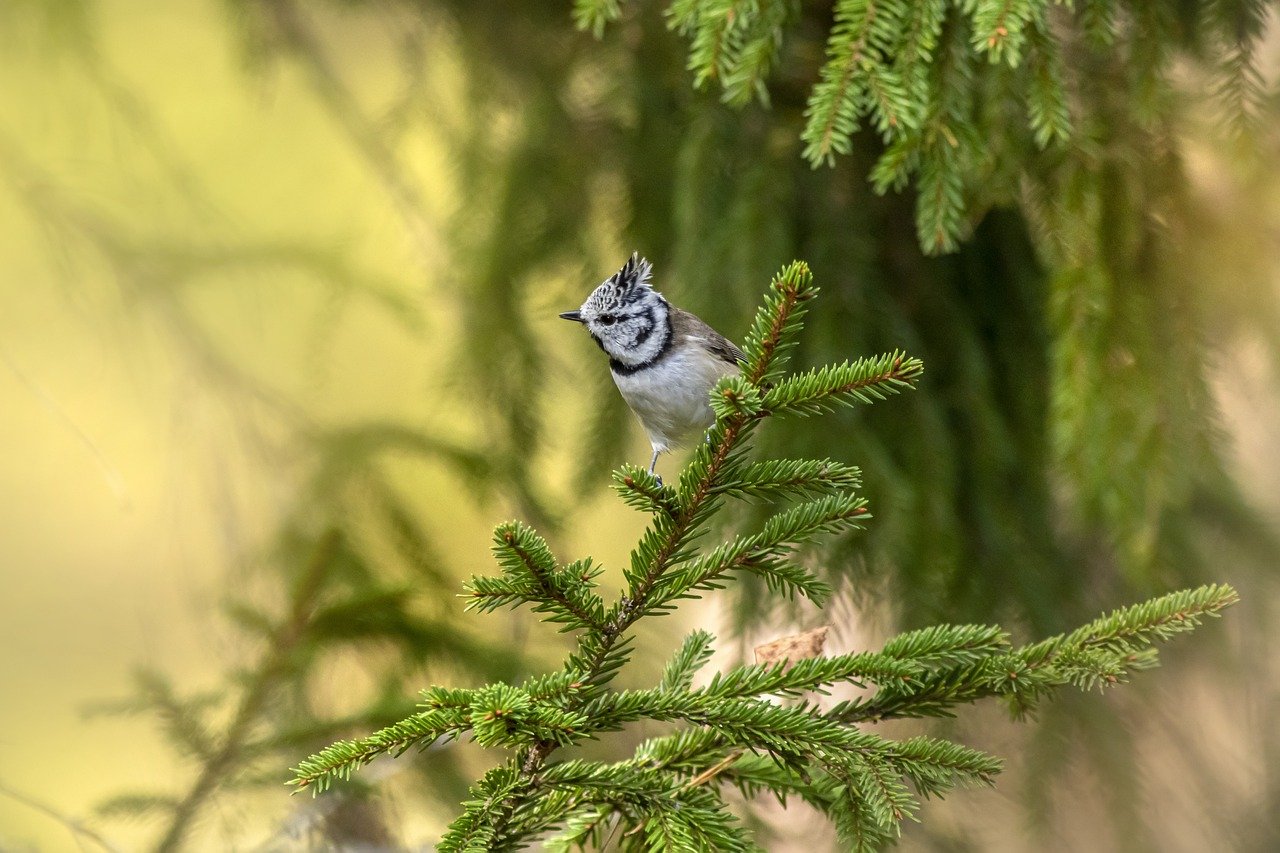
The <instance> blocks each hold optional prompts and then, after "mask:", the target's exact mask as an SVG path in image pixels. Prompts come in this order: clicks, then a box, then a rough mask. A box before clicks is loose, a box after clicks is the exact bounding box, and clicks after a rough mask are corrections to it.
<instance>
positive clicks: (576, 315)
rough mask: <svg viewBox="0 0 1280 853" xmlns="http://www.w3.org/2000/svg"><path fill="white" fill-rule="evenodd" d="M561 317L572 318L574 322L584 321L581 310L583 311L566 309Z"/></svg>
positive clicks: (563, 318)
mask: <svg viewBox="0 0 1280 853" xmlns="http://www.w3.org/2000/svg"><path fill="white" fill-rule="evenodd" d="M560 319H562V320H572V321H573V322H575V323H581V322H582V312H581V311H565V312H564V313H562V314H561V315H560Z"/></svg>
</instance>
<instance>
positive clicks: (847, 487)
mask: <svg viewBox="0 0 1280 853" xmlns="http://www.w3.org/2000/svg"><path fill="white" fill-rule="evenodd" d="M984 14H985V13H984ZM700 20H701V19H698V21H700ZM698 21H692V22H691V23H690V26H695V25H699V24H698ZM1001 55H1003V56H1006V57H1007V56H1008V54H1007V53H1006V54H1001ZM815 293H816V288H814V286H813V283H812V280H811V277H810V275H809V272H808V269H807V268H806V267H805V266H804V265H803V264H800V263H796V264H792V265H791V266H790V267H788V268H787V269H785V270H783V272H782V273H781V274H779V275H778V276H777V277H775V278H774V280H773V282H772V284H771V285H770V289H769V291H768V293H767V294H766V297H765V300H764V305H763V307H762V308H761V310H760V311H759V312H758V313H757V315H756V318H755V321H754V324H753V326H752V331H751V333H750V334H749V335H748V336H747V347H746V350H745V352H746V361H745V365H744V368H743V371H742V375H740V376H737V377H732V378H729V379H726V380H723V381H721V382H720V383H719V384H718V385H717V386H716V388H715V389H713V391H712V392H711V403H712V406H713V409H714V411H715V412H716V415H717V417H716V423H715V425H714V427H713V428H712V429H710V430H709V431H708V434H707V440H706V442H705V443H702V444H700V445H699V446H698V447H697V448H696V449H695V450H694V452H693V454H692V458H691V459H690V461H689V463H688V465H687V466H686V467H685V469H684V471H683V472H682V473H681V474H680V476H679V478H678V479H677V481H676V483H675V484H674V485H663V484H661V483H660V482H659V481H658V480H657V479H656V478H655V477H653V476H652V475H650V474H649V473H648V472H645V471H642V470H640V469H638V468H636V467H634V466H624V467H623V468H622V469H620V470H619V471H617V472H615V474H614V478H613V485H614V490H615V491H616V492H617V493H618V494H619V496H620V497H621V498H622V499H623V501H624V502H625V503H627V504H628V505H630V506H632V507H634V508H636V509H639V510H641V511H643V512H646V513H648V514H649V515H650V516H651V519H650V523H649V526H648V528H647V529H646V530H645V532H644V534H643V535H642V536H641V537H640V540H639V542H638V543H637V545H636V547H635V548H634V549H633V551H632V552H631V554H630V559H629V562H628V564H627V566H626V568H625V570H624V572H623V576H624V579H625V589H624V591H623V592H622V593H621V595H620V596H619V598H618V599H617V600H616V601H614V602H613V603H612V604H610V605H608V606H606V605H605V603H604V601H603V600H602V599H601V597H600V596H599V594H598V593H597V592H596V591H595V584H594V578H595V577H596V575H597V574H598V573H599V571H600V569H599V567H597V566H596V565H595V563H594V562H593V561H591V560H590V559H589V558H587V559H582V560H578V561H575V562H571V563H568V564H567V565H563V566H562V565H561V564H560V562H559V561H558V560H557V559H556V557H555V555H554V554H553V553H552V552H551V549H550V547H549V546H548V545H547V543H546V541H545V540H544V539H543V538H542V537H541V536H539V535H538V534H537V533H536V532H535V531H534V530H533V529H532V528H530V527H528V526H526V525H524V524H522V523H520V522H507V523H504V524H501V525H499V526H498V528H497V529H496V531H495V535H494V546H493V552H494V557H495V559H496V561H497V563H498V565H499V567H500V569H501V575H500V576H498V577H487V578H486V577H473V578H472V579H471V580H470V581H469V582H468V584H467V596H468V598H469V599H470V601H469V603H468V607H469V608H470V609H476V610H482V611H485V610H493V609H496V608H498V607H502V606H518V605H521V604H530V605H531V606H532V607H533V609H534V610H535V612H540V613H542V614H544V618H545V621H546V622H548V623H552V624H556V625H559V626H560V628H561V630H567V631H573V632H576V638H575V639H576V648H575V649H574V650H573V651H572V653H571V654H570V655H569V656H568V659H567V661H566V663H565V665H564V667H563V669H562V670H561V671H559V672H553V673H547V674H541V675H536V676H533V677H531V678H529V679H527V680H526V681H525V682H524V683H523V684H520V685H514V684H506V683H501V682H499V683H493V684H488V685H484V686H482V687H478V688H474V689H451V688H445V687H432V688H430V689H428V690H426V691H423V693H422V702H421V710H420V711H419V713H417V714H415V715H413V716H411V717H409V718H408V719H406V720H403V721H401V722H400V723H397V724H395V725H393V726H390V727H387V728H385V729H383V730H382V731H380V732H377V733H375V734H373V735H371V736H369V737H367V738H362V739H358V740H353V741H343V742H339V743H337V744H334V745H332V746H330V747H328V748H327V749H325V750H323V751H321V752H320V753H318V754H316V755H315V756H312V757H311V758H309V759H307V760H306V761H304V762H302V763H300V764H299V765H298V767H297V768H295V771H294V774H295V776H294V780H293V784H294V785H295V786H297V787H298V788H308V787H309V788H311V789H312V790H316V791H318V790H323V789H324V788H325V787H327V786H329V785H330V784H332V783H333V782H334V781H335V780H336V779H340V778H346V777H347V776H348V775H349V774H350V773H351V772H352V771H353V770H355V769H356V768H358V767H361V766H363V765H364V764H366V763H368V762H369V761H370V760H372V759H373V758H375V757H377V756H380V755H383V754H388V753H390V754H399V753H402V752H404V751H405V750H407V749H409V748H411V747H414V746H418V747H426V746H428V745H430V744H431V743H434V742H436V741H438V740H440V739H441V738H453V737H459V736H461V735H463V734H467V733H469V734H470V737H471V738H472V739H473V740H474V741H475V742H476V743H477V744H478V745H480V746H482V747H488V748H496V749H502V750H505V751H506V752H507V753H508V755H509V758H508V760H507V761H506V762H505V763H504V764H502V765H501V766H499V767H497V768H495V769H493V770H491V771H490V772H489V773H488V774H486V775H485V776H484V778H482V779H481V780H480V781H479V782H478V783H477V784H476V785H475V786H474V787H473V788H472V790H471V794H470V797H469V799H468V800H467V802H466V803H464V804H463V811H462V814H461V815H460V816H459V817H458V818H457V819H456V820H455V821H454V822H453V823H452V824H451V825H450V827H449V829H448V831H447V832H446V834H445V835H444V837H443V838H442V839H441V841H440V844H439V848H438V849H440V850H442V851H446V853H448V851H463V850H510V849H515V848H518V847H520V846H522V845H524V844H526V843H528V842H529V841H531V840H533V839H538V838H545V837H546V836H547V835H548V834H550V833H553V832H557V831H558V832H559V835H558V836H557V837H556V838H555V839H553V840H552V841H551V842H550V848H551V849H559V850H564V849H571V848H573V847H574V846H575V845H577V846H580V845H583V844H592V843H595V844H603V843H605V841H604V839H605V838H606V837H607V835H606V832H607V833H613V834H619V836H620V838H622V839H624V841H623V844H624V846H627V845H637V846H639V845H643V846H646V847H647V848H650V849H678V850H708V851H711V850H752V849H756V848H755V847H754V846H753V842H752V839H751V836H750V834H749V832H748V831H747V830H746V828H744V827H743V826H742V825H741V824H739V823H738V822H737V821H736V819H735V818H734V817H733V816H732V815H731V813H730V812H728V811H727V809H726V803H725V801H724V799H723V795H724V793H725V792H726V791H727V790H729V789H733V790H737V791H740V792H742V793H743V794H744V795H746V796H755V795H757V794H762V793H766V792H767V793H768V794H770V795H772V796H774V797H776V798H777V799H778V800H779V801H780V802H782V803H783V804H784V805H785V803H786V802H787V799H788V798H789V797H795V798H799V799H802V800H804V801H805V802H808V803H810V804H811V805H813V806H814V807H815V808H817V809H819V810H820V811H822V812H823V813H824V814H826V815H827V817H828V818H829V819H830V821H831V822H832V824H833V826H834V827H835V829H836V831H837V832H838V833H839V835H840V837H841V839H842V841H843V843H844V844H845V845H846V846H847V847H848V848H849V849H853V850H873V849H878V848H879V847H881V846H883V845H884V844H886V843H889V842H891V841H892V840H893V839H895V838H896V837H897V836H898V834H899V831H900V826H901V823H902V822H903V821H904V820H907V819H911V818H913V817H914V816H915V814H916V813H917V811H918V809H919V806H920V799H921V798H923V797H929V796H940V795H943V794H945V793H946V792H948V791H950V790H952V789H954V788H955V787H957V786H959V785H964V784H990V783H991V780H992V779H993V778H994V776H995V775H996V774H997V773H998V772H999V771H1000V762H999V760H998V759H996V758H995V757H993V756H990V755H987V754H985V753H983V752H980V751H978V750H974V749H971V748H969V747H966V746H963V745H961V744H957V743H952V742H949V741H946V740H942V739H938V738H934V737H928V736H919V737H913V738H909V739H906V740H893V739H891V738H888V737H884V736H882V735H881V734H879V733H876V732H873V731H870V730H868V728H867V727H866V726H867V724H870V723H874V722H877V721H880V720H885V719H890V718H895V717H942V716H948V715H950V714H951V713H952V712H953V710H954V708H955V707H956V706H957V705H960V704H963V703H969V702H973V701H976V700H978V699H982V698H987V697H1003V698H1005V699H1006V700H1008V701H1009V702H1010V704H1011V705H1012V707H1013V709H1014V710H1015V711H1017V712H1025V711H1026V710H1029V709H1031V708H1033V707H1035V705H1036V703H1037V702H1039V701H1040V700H1041V699H1043V698H1044V697H1045V696H1046V695H1048V694H1049V693H1050V692H1052V691H1053V690H1055V689H1057V688H1059V687H1063V686H1074V687H1077V688H1081V689H1090V688H1092V687H1096V686H1106V685H1109V684H1114V683H1117V682H1119V681H1122V680H1124V679H1125V678H1126V677H1127V676H1128V675H1129V674H1130V673H1132V672H1135V671H1137V670H1140V669H1144V668H1147V667H1149V666H1151V665H1153V664H1154V660H1155V649H1154V644H1155V643H1157V642H1162V641H1165V640H1168V639H1170V638H1172V637H1173V636H1175V635H1177V634H1179V633H1183V632H1185V631H1188V630H1191V629H1192V628H1194V627H1195V626H1196V625H1198V624H1199V623H1200V621H1201V620H1202V619H1203V618H1204V617H1206V616H1209V615H1215V614H1216V613H1218V612H1219V611H1220V610H1221V609H1222V608H1224V607H1226V606H1228V605H1230V604H1231V603H1233V602H1234V601H1235V600H1236V595H1235V592H1234V590H1232V589H1230V588H1229V587H1226V586H1210V587H1202V588H1200V589H1196V590H1189V591H1184V592H1179V593H1173V594H1170V595H1167V596H1164V597H1161V598H1158V599H1154V600H1152V601H1149V602H1145V603H1142V604H1137V605H1133V606H1131V607H1127V608H1122V609H1120V610H1117V611H1115V612H1113V613H1110V614H1107V615H1105V616H1103V617H1100V618H1099V619H1097V620H1095V621H1093V622H1091V623H1089V624H1087V625H1085V626H1083V627H1081V628H1079V629H1077V630H1075V631H1072V632H1070V633H1067V634H1063V635H1061V636H1059V637H1053V638H1050V639H1048V640H1044V641H1041V642H1038V643H1034V644H1032V645H1028V646H1024V647H1022V648H1019V649H1012V648H1011V646H1010V642H1009V638H1008V635H1007V634H1006V633H1005V632H1004V631H1002V630H1001V629H1000V628H998V627H995V626H988V625H939V626H933V627H929V628H923V629H919V630H915V631H908V632H904V633H902V634H899V635H897V636H896V637H893V638H891V639H890V640H889V641H888V642H886V643H885V645H884V647H883V648H882V649H881V650H879V651H853V652H849V653H846V654H838V655H831V656H827V657H806V658H801V659H799V660H787V661H773V662H767V663H760V664H755V665H740V666H736V667H731V668H729V669H728V670H726V671H723V672H718V673H716V674H714V675H713V676H712V677H711V679H710V680H709V682H707V683H706V685H705V686H703V687H699V688H694V687H693V680H694V676H695V674H696V673H697V672H698V671H699V670H700V669H701V668H703V667H704V666H705V665H706V664H707V663H708V661H709V660H710V658H711V655H712V643H713V641H714V638H713V637H712V636H711V635H710V634H709V633H707V632H705V631H695V632H693V633H692V634H691V635H690V636H689V637H687V638H686V639H685V641H684V643H683V644H682V645H681V646H680V648H679V649H678V650H677V651H676V652H675V654H674V655H673V656H672V657H671V658H670V660H669V661H668V663H667V665H666V666H665V668H664V670H663V673H662V677H661V680H660V682H659V684H658V685H657V686H655V687H652V688H648V689H630V690H617V689H614V688H613V686H612V682H613V681H614V679H615V678H616V677H617V675H618V673H619V672H620V671H621V669H622V668H623V667H624V666H625V665H626V664H627V663H628V662H629V660H630V659H631V655H632V651H633V648H634V643H635V633H634V632H633V631H632V628H633V626H634V625H635V624H636V623H637V622H638V621H639V620H641V619H645V618H649V617H657V616H661V615H663V614H665V613H669V612H671V611H672V610H673V609H674V608H675V607H676V605H677V604H678V602H679V601H680V600H682V599H685V598H694V597H697V596H699V595H700V594H702V593H704V592H707V591H710V590H714V589H718V588H720V587H722V586H724V585H727V584H728V583H731V582H732V581H733V580H734V578H735V576H737V575H739V574H741V573H743V572H749V573H753V574H755V575H757V576H759V577H762V578H763V579H764V580H765V581H766V586H767V588H768V589H769V590H770V592H772V593H773V594H778V595H790V596H794V595H797V594H799V595H805V596H807V597H809V598H811V599H812V600H814V601H816V602H819V603H821V602H822V601H824V600H825V599H826V597H827V596H828V595H829V594H830V588H829V587H828V586H827V584H826V583H825V582H824V581H822V580H821V579H820V578H819V577H818V576H817V575H816V574H815V572H814V571H813V570H811V569H810V568H808V567H806V566H805V565H802V564H801V562H800V561H799V560H797V552H798V550H799V549H800V548H801V547H802V546H804V545H805V544H807V543H809V542H811V541H813V540H814V539H816V538H817V537H819V536H822V535H829V534H833V533H838V532H841V531H846V530H850V529H856V528H859V527H861V526H862V525H863V524H864V523H865V522H866V521H867V520H868V519H869V518H870V513H869V512H868V509H867V502H866V500H865V499H864V498H862V497H861V496H859V495H857V494H856V493H855V492H854V491H853V490H854V488H856V487H857V486H858V485H859V481H860V475H859V472H858V470H857V469H856V468H853V467H850V466H847V465H844V464H842V463H837V462H833V461H830V460H820V461H816V460H761V461H751V460H748V459H747V457H746V453H747V449H748V445H749V439H750V438H751V436H752V434H753V433H754V430H755V429H756V428H757V427H758V426H759V425H760V424H761V423H762V422H763V421H765V420H767V419H768V418H769V417H771V416H773V415H775V414H789V413H794V414H799V415H821V414H823V413H825V412H828V411H831V410H833V409H834V408H836V407H838V406H852V405H854V404H856V403H871V402H875V401H877V400H881V399H884V398H885V397H887V396H889V395H892V394H896V393H898V392H900V391H902V390H904V389H908V388H912V387H914V384H915V382H916V380H917V379H918V378H919V377H920V375H921V370H922V367H921V364H920V362H919V361H918V360H916V359H913V358H909V357H908V356H906V355H905V354H903V353H901V352H891V353H887V354H885V355H881V356H877V357H874V358H863V359H857V360H855V361H849V362H844V363H842V364H838V365H831V366H827V367H819V368H815V369H812V370H809V371H807V372H803V373H799V374H792V375H787V374H786V373H785V372H784V370H783V368H782V365H783V363H784V361H785V359H786V357H787V354H788V352H789V350H790V348H791V347H792V346H794V339H795V335H796V334H797V333H798V332H799V329H800V324H801V317H802V315H803V313H804V311H805V310H806V307H807V305H806V303H807V302H808V301H809V300H810V299H811V298H812V297H813V296H814V294H815ZM731 499H736V500H758V499H779V500H786V501H789V502H790V503H789V505H787V506H784V507H782V508H779V509H778V510H776V511H774V512H773V513H772V514H771V515H769V516H768V517H767V518H765V519H764V520H763V521H762V522H760V523H759V525H758V527H757V528H756V529H755V530H754V531H749V532H743V533H739V534H737V535H733V536H729V537H728V538H727V539H726V540H725V541H723V542H722V543H720V544H718V545H714V546H709V547H700V545H699V543H700V540H701V539H702V538H703V537H704V536H705V535H706V534H707V532H708V530H709V526H710V522H711V519H712V517H713V515H714V514H715V513H716V512H717V511H718V510H719V509H720V508H721V507H723V506H724V504H725V503H726V502H727V501H728V500H731ZM838 685H854V686H857V687H860V688H870V689H873V690H874V692H871V693H869V694H867V695H864V696H860V697H858V698H855V699H850V700H846V701H842V702H837V703H835V704H834V705H831V706H830V707H823V706H822V705H821V704H819V702H818V699H819V697H822V696H825V695H827V694H829V692H830V691H831V690H832V689H833V688H834V687H836V686H838ZM779 697H781V698H786V699H789V700H791V702H792V703H791V704H780V703H779V702H778V701H777V699H778V698H779ZM797 700H798V701H797ZM642 721H649V722H661V723H669V724H675V725H676V726H677V729H676V731H675V732H674V733H672V734H669V735H666V736H663V737H659V738H653V739H650V740H648V741H645V742H644V743H642V744H641V745H640V746H639V747H638V748H637V749H636V750H635V752H634V754H633V755H632V756H631V757H630V758H626V759H623V760H620V761H615V762H591V761H584V760H580V759H569V760H556V756H555V753H556V752H557V750H560V749H562V748H564V747H568V746H573V745H575V744H578V743H581V742H582V741H584V740H587V739H595V738H598V737H600V736H601V735H603V734H604V733H607V732H611V731H617V730H619V729H622V728H624V727H626V726H628V725H631V724H634V723H638V722H642Z"/></svg>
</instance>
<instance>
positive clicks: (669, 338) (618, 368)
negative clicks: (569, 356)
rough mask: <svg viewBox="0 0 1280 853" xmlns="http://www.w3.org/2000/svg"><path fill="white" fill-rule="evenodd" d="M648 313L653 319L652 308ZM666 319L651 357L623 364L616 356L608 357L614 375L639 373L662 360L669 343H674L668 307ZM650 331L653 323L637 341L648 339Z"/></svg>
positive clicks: (651, 331) (668, 349)
mask: <svg viewBox="0 0 1280 853" xmlns="http://www.w3.org/2000/svg"><path fill="white" fill-rule="evenodd" d="M648 314H649V317H650V319H653V309H652V308H650V309H649V311H648ZM666 319H667V322H666V323H665V324H664V325H665V326H666V329H664V330H663V337H662V346H660V347H658V351H657V352H656V353H654V354H653V357H652V358H649V359H646V360H645V361H642V362H640V363H639V364H623V363H622V362H620V361H618V360H617V359H616V358H613V357H612V356H611V357H610V358H609V369H610V370H612V371H613V374H614V375H615V376H630V375H631V374H633V373H639V372H640V371H641V370H646V369H648V368H650V367H653V366H654V365H655V364H657V363H658V362H660V361H662V359H664V358H666V357H667V353H669V352H671V345H672V344H673V343H675V333H674V331H673V330H672V328H671V314H670V309H668V314H667V318H666ZM652 333H653V325H650V327H649V332H648V333H647V334H646V335H645V336H644V337H643V338H642V339H641V340H640V341H639V342H640V343H642V342H643V341H646V340H648V339H649V335H650V334H652Z"/></svg>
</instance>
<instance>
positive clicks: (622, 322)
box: [560, 252, 747, 474]
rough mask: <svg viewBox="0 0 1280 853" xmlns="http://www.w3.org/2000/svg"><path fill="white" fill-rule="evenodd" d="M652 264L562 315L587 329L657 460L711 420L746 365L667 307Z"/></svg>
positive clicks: (722, 342)
mask: <svg viewBox="0 0 1280 853" xmlns="http://www.w3.org/2000/svg"><path fill="white" fill-rule="evenodd" d="M652 273H653V265H652V264H650V263H649V262H648V261H647V260H645V259H644V258H642V257H640V253H639V252H636V253H634V254H632V255H631V258H630V259H629V260H628V261H627V262H626V263H625V264H623V265H622V269H620V270H618V271H617V272H616V273H614V274H613V275H611V276H610V277H609V278H607V279H605V281H604V282H603V283H601V285H600V286H599V287H597V288H596V289H595V290H594V291H592V293H591V295H590V296H588V297H587V301H586V302H584V303H582V307H581V308H579V309H578V310H577V311H565V312H564V313H563V314H561V315H560V316H561V317H563V318H564V319H566V320H573V321H574V322H577V323H581V324H583V325H584V326H586V327H587V331H588V332H590V333H591V337H592V339H594V340H595V342H596V343H597V344H598V345H599V346H600V349H602V350H604V352H605V354H606V355H607V356H609V370H610V372H611V373H612V374H613V381H614V383H615V384H616V385H617V386H618V390H619V391H621V392H622V399H624V400H626V401H627V405H628V406H630V407H631V411H633V412H635V414H636V417H638V418H639V419H640V424H641V425H642V426H643V427H644V430H645V432H646V433H648V434H649V443H650V444H652V445H653V458H652V459H651V460H650V461H649V473H650V474H652V473H654V467H655V466H656V465H657V464H658V454H660V453H664V452H665V451H667V450H670V449H672V448H674V447H679V446H680V445H681V444H682V443H684V442H686V441H687V440H688V439H690V438H692V437H694V436H696V435H698V434H699V433H701V432H702V431H703V430H705V429H706V428H707V427H709V426H711V424H712V423H714V421H715V414H714V413H713V412H712V411H711V400H710V395H711V389H712V388H713V387H714V386H715V384H716V382H717V381H718V380H719V379H720V377H722V376H728V375H730V374H735V373H737V372H738V371H739V364H740V363H741V362H745V361H746V358H747V357H746V356H745V355H743V354H742V350H740V349H738V347H737V346H735V345H734V344H733V342H731V341H730V340H729V339H728V338H726V337H725V336H724V335H722V334H720V333H719V332H717V331H716V330H715V329H713V328H711V327H710V326H708V325H707V324H706V323H704V322H702V321H701V320H700V319H698V318H697V317H695V316H694V315H693V314H690V313H689V312H688V311H682V310H680V309H679V308H677V307H675V306H674V305H672V304H671V303H670V302H668V301H667V300H666V298H665V297H664V296H663V295H662V294H661V293H658V292H657V291H656V290H654V289H653V285H652V284H650V281H649V278H650V276H651V275H652Z"/></svg>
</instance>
